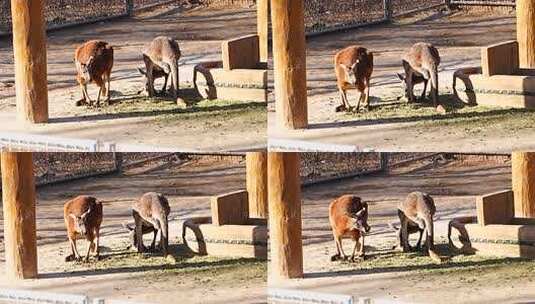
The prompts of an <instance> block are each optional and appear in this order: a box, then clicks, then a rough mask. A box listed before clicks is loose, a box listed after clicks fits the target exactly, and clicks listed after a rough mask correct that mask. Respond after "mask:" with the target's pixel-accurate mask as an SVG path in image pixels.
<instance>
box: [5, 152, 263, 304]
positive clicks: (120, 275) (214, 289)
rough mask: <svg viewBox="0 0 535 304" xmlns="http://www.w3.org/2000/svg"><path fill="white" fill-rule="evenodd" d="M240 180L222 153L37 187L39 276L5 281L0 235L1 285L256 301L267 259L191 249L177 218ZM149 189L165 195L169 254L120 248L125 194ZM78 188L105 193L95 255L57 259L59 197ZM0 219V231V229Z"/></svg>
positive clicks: (62, 253) (203, 208)
mask: <svg viewBox="0 0 535 304" xmlns="http://www.w3.org/2000/svg"><path fill="white" fill-rule="evenodd" d="M244 187H245V169H244V164H243V163H242V162H241V161H237V160H225V159H219V160H215V159H212V160H206V159H196V160H191V161H189V162H187V163H180V162H167V161H160V162H152V163H151V164H149V165H146V166H143V167H137V168H133V169H130V170H128V171H126V172H124V174H122V175H114V176H107V177H98V178H89V179H83V180H79V181H76V182H68V183H63V184H56V185H51V186H45V187H40V188H39V189H38V194H37V196H38V197H37V237H38V257H39V276H40V279H39V280H29V281H24V282H20V283H14V282H9V281H7V279H6V278H5V273H4V271H5V258H4V245H3V239H0V286H4V287H6V286H9V287H17V288H25V289H32V290H40V291H52V292H59V293H69V294H86V295H88V296H90V297H104V298H108V299H122V300H127V299H131V300H135V301H138V302H147V303H175V302H176V303H180V302H183V303H186V302H187V303H238V302H239V303H263V302H265V297H266V296H265V286H266V280H267V275H266V272H267V266H266V262H264V261H257V260H253V259H243V258H217V257H210V256H196V255H194V254H192V253H191V252H189V251H188V250H187V248H186V247H185V246H184V245H183V244H182V240H181V227H182V222H183V221H184V220H185V219H186V218H189V217H194V216H209V215H210V202H209V197H210V196H212V195H217V194H221V191H234V190H240V189H243V188H244ZM222 189H224V190H222ZM149 191H158V192H162V193H164V194H165V195H166V196H167V197H168V198H169V202H170V205H171V214H170V216H169V218H170V240H171V241H170V243H171V252H172V254H173V256H174V258H175V261H173V260H169V259H165V258H163V257H162V256H161V255H160V254H157V253H155V254H145V255H139V254H137V253H135V252H133V251H131V250H128V249H127V246H128V244H129V238H128V235H129V233H128V232H127V231H126V230H125V229H124V228H123V227H122V223H124V222H132V215H131V211H130V205H131V202H132V200H134V199H136V198H139V197H140V196H141V195H142V194H143V193H145V192H149ZM79 194H88V195H93V196H95V197H97V198H98V199H100V200H103V201H104V221H103V223H102V229H101V232H102V238H101V255H102V259H101V260H100V261H96V260H91V262H90V263H82V262H80V263H66V262H65V261H64V259H65V257H66V256H67V255H68V254H70V249H69V248H70V247H69V245H68V242H67V237H66V231H65V226H64V222H63V204H64V203H65V202H66V201H67V200H69V199H70V198H72V197H74V196H76V195H79ZM1 219H2V217H0V236H1V235H3V223H2V220H1ZM146 242H147V244H148V243H149V240H148V239H146ZM78 246H79V250H80V251H81V252H85V251H84V250H85V249H86V248H87V242H85V241H78ZM230 290H232V292H229V291H230Z"/></svg>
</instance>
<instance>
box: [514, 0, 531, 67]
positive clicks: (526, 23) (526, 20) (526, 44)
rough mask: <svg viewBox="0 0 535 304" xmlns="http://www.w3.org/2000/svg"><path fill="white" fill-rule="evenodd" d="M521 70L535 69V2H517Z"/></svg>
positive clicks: (517, 30) (523, 0)
mask: <svg viewBox="0 0 535 304" xmlns="http://www.w3.org/2000/svg"><path fill="white" fill-rule="evenodd" d="M516 35H517V40H518V51H519V59H520V68H524V69H535V0H517V1H516Z"/></svg>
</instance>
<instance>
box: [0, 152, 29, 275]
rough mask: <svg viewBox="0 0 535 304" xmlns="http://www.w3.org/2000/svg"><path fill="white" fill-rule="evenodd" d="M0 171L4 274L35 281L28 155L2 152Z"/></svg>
mask: <svg viewBox="0 0 535 304" xmlns="http://www.w3.org/2000/svg"><path fill="white" fill-rule="evenodd" d="M1 167H2V202H3V205H4V206H3V208H4V239H5V252H6V273H7V275H8V276H9V277H11V278H14V279H32V278H36V277H37V243H36V232H35V230H36V227H35V184H34V176H33V161H32V154H31V153H12V152H2V155H1Z"/></svg>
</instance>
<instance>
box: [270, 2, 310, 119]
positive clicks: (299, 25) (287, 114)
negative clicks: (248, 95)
mask: <svg viewBox="0 0 535 304" xmlns="http://www.w3.org/2000/svg"><path fill="white" fill-rule="evenodd" d="M271 24H272V27H273V62H274V74H275V100H276V101H275V108H276V113H277V114H276V119H277V127H279V128H286V129H304V128H306V127H308V113H307V111H308V110H307V80H306V41H305V20H304V11H303V1H296V0H271Z"/></svg>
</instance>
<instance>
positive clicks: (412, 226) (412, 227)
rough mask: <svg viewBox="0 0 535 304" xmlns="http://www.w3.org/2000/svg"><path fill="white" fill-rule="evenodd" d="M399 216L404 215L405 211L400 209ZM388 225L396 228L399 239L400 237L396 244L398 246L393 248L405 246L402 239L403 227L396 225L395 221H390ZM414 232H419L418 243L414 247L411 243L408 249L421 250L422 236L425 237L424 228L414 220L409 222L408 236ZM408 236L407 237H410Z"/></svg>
mask: <svg viewBox="0 0 535 304" xmlns="http://www.w3.org/2000/svg"><path fill="white" fill-rule="evenodd" d="M398 216H399V217H400V218H401V217H402V216H404V215H403V212H401V211H400V210H398ZM388 226H389V227H390V228H391V229H393V230H395V231H396V235H397V239H398V243H397V244H396V246H394V248H393V249H396V248H403V244H402V240H401V228H400V227H396V226H395V225H394V223H388ZM414 233H419V236H418V242H417V243H416V246H415V247H412V246H411V245H410V244H408V250H409V251H414V250H421V249H422V237H423V234H424V229H420V227H419V226H418V224H416V223H414V222H408V223H407V234H408V236H409V235H411V234H414ZM408 236H407V237H408Z"/></svg>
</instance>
